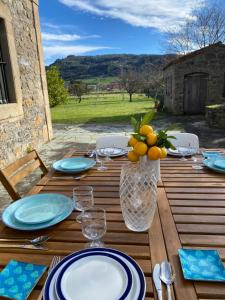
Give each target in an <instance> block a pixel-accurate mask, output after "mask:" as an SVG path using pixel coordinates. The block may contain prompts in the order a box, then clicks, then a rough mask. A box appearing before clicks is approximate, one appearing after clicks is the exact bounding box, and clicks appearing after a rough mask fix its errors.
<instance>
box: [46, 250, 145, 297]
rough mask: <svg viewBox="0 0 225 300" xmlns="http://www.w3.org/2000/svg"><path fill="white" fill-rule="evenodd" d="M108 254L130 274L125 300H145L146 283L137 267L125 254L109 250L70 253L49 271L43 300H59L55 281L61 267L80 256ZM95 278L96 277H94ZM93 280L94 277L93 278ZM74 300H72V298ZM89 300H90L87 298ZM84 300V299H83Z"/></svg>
mask: <svg viewBox="0 0 225 300" xmlns="http://www.w3.org/2000/svg"><path fill="white" fill-rule="evenodd" d="M96 252H97V253H99V252H100V253H109V254H111V255H112V256H114V258H115V257H117V258H119V259H120V260H122V261H123V262H124V263H125V264H126V265H127V267H128V268H129V269H130V271H131V274H132V286H131V289H130V292H129V293H128V295H127V297H126V300H143V299H144V298H145V292H146V282H145V277H144V274H143V272H142V270H141V268H140V267H139V265H138V264H137V263H136V262H135V261H134V260H133V259H132V258H131V257H130V256H128V255H127V254H125V253H123V252H121V251H118V250H115V249H110V248H93V249H85V250H81V251H78V252H75V253H72V254H71V255H69V256H66V257H65V258H63V260H62V261H61V262H60V263H58V264H57V265H56V266H55V268H54V269H53V270H52V271H51V273H50V275H49V276H48V278H47V280H46V283H45V288H44V300H61V299H60V298H59V297H58V296H57V292H56V281H57V278H58V276H59V275H60V273H61V271H62V269H63V267H65V265H66V264H67V263H68V262H69V261H71V260H72V259H73V258H76V257H79V256H80V255H83V254H86V253H96ZM96 276H97V275H96ZM94 278H95V277H94ZM73 299H74V298H73ZM89 299H90V298H89ZM84 300H86V299H84ZM110 300H118V299H112V298H111V299H110Z"/></svg>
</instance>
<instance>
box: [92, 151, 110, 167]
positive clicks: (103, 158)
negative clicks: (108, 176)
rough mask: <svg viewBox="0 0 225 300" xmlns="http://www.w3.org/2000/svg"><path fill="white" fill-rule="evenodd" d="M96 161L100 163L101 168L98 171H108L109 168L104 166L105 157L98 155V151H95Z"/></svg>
mask: <svg viewBox="0 0 225 300" xmlns="http://www.w3.org/2000/svg"><path fill="white" fill-rule="evenodd" d="M95 159H96V162H97V163H100V166H99V167H97V170H98V171H106V170H108V168H107V167H106V166H104V161H105V157H103V156H100V155H98V149H96V151H95Z"/></svg>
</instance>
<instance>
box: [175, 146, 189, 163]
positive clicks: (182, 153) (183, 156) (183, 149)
mask: <svg viewBox="0 0 225 300" xmlns="http://www.w3.org/2000/svg"><path fill="white" fill-rule="evenodd" d="M177 150H178V152H179V153H180V154H181V156H182V157H181V158H180V159H179V160H181V161H186V160H187V158H185V155H187V150H185V148H184V147H181V146H180V147H177Z"/></svg>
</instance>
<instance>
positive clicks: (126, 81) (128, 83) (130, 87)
mask: <svg viewBox="0 0 225 300" xmlns="http://www.w3.org/2000/svg"><path fill="white" fill-rule="evenodd" d="M120 81H121V85H122V87H123V88H124V89H125V90H126V91H127V93H128V94H129V97H130V102H132V96H133V94H134V93H136V92H137V91H138V90H139V89H140V87H141V78H140V75H139V73H138V72H136V71H134V70H123V72H122V74H121V75H120Z"/></svg>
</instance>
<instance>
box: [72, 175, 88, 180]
mask: <svg viewBox="0 0 225 300" xmlns="http://www.w3.org/2000/svg"><path fill="white" fill-rule="evenodd" d="M86 176H87V175H86V174H83V175H80V176H75V177H73V179H75V180H81V179H82V178H85V177H86Z"/></svg>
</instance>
